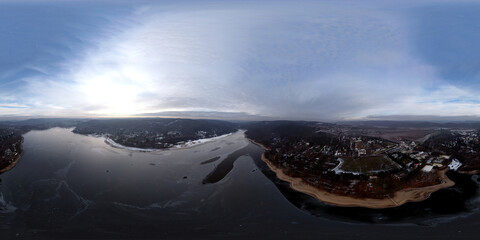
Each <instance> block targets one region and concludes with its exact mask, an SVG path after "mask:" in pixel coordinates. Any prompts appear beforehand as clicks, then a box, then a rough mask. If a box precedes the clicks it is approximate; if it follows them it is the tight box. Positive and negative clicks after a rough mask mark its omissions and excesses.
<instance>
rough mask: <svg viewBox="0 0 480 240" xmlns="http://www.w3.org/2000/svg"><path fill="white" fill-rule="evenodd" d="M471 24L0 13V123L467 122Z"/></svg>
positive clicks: (329, 17) (87, 8)
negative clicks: (137, 119)
mask: <svg viewBox="0 0 480 240" xmlns="http://www.w3.org/2000/svg"><path fill="white" fill-rule="evenodd" d="M479 12H480V1H446V0H445V1H432V0H425V1H421V0H416V1H409V0H407V1H393V0H392V1H385V0H383V1H380V0H378V1H373V0H372V1H358V0H357V1H342V0H340V1H294V2H293V1H273V0H271V1H113V0H110V1H61V0H55V1H53V0H43V1H42V0H40V1H25V0H24V1H5V0H4V1H2V0H0V118H2V117H3V118H12V117H13V118H14V117H19V116H27V117H38V116H41V117H128V116H164V115H168V116H187V117H195V116H198V117H205V116H207V117H209V118H232V119H295V120H299V119H302V120H327V121H329V120H330V121H336V120H354V119H422V120H425V119H430V118H436V117H439V118H448V119H460V120H461V119H464V120H469V119H480V118H479V116H480V55H479V54H478V53H480V14H478V13H479ZM167 113H168V114H167Z"/></svg>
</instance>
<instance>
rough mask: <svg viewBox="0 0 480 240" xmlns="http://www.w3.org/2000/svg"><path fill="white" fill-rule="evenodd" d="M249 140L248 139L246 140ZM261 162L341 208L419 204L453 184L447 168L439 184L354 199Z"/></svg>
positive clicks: (294, 185) (292, 183) (294, 184)
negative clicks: (381, 195) (381, 197)
mask: <svg viewBox="0 0 480 240" xmlns="http://www.w3.org/2000/svg"><path fill="white" fill-rule="evenodd" d="M247 139H249V138H247ZM249 140H250V141H252V142H253V143H254V144H256V145H259V146H260V147H262V148H263V149H265V150H268V148H266V147H265V146H264V145H262V144H260V143H258V142H255V141H253V140H252V139H249ZM262 160H263V161H264V162H265V163H266V164H267V166H268V167H269V168H270V169H271V170H272V171H273V172H275V173H276V176H277V177H278V178H279V179H280V180H283V181H286V182H289V183H290V186H291V188H293V189H295V190H296V191H299V192H302V193H305V194H308V195H310V196H313V197H315V198H317V199H318V200H320V201H322V202H325V203H328V204H331V205H335V206H342V207H365V208H373V209H382V208H392V207H398V206H400V205H403V204H405V203H407V202H420V201H423V200H426V199H427V198H428V197H430V195H431V194H432V193H434V192H436V191H438V190H440V189H443V188H448V187H452V186H454V185H455V183H454V182H453V181H452V180H450V179H449V178H448V177H447V176H446V172H447V171H448V168H446V169H443V170H437V171H438V174H439V176H440V178H441V179H442V180H441V181H442V182H441V183H440V184H436V185H432V186H427V187H421V188H406V189H402V190H399V191H397V192H395V193H393V194H392V195H393V196H387V197H386V198H383V199H376V198H355V197H350V196H343V195H337V194H332V193H330V192H327V191H325V190H322V189H318V188H316V187H313V186H311V185H309V184H307V183H305V182H304V181H303V180H302V179H301V178H294V177H290V176H288V175H286V174H285V173H284V172H283V170H282V169H280V168H278V167H276V166H275V165H274V164H273V163H271V162H270V161H269V160H268V159H267V158H266V157H265V154H262Z"/></svg>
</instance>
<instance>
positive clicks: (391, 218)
mask: <svg viewBox="0 0 480 240" xmlns="http://www.w3.org/2000/svg"><path fill="white" fill-rule="evenodd" d="M246 149H247V148H244V149H242V150H239V151H238V152H239V153H237V154H240V153H241V154H244V152H243V151H244V150H246ZM248 149H249V151H250V152H249V153H248V155H249V156H250V157H252V159H253V160H254V162H255V164H256V165H257V167H258V168H259V169H260V170H261V171H262V173H263V174H264V175H265V176H266V177H267V178H268V179H270V181H272V182H273V183H274V184H275V186H276V187H277V188H278V189H279V190H280V192H281V193H282V194H283V195H284V196H285V198H286V199H288V201H290V202H291V203H292V204H293V205H295V206H296V207H297V208H299V209H300V210H302V211H305V212H307V213H309V214H311V215H314V216H317V217H323V218H327V219H332V220H338V221H347V222H363V223H380V224H402V223H413V224H418V225H434V224H436V223H438V222H443V221H445V220H442V219H448V218H452V217H453V218H455V217H457V216H463V215H468V214H470V213H473V212H474V211H477V210H478V208H479V204H480V202H479V198H478V186H479V183H478V182H477V181H475V179H476V176H473V177H472V176H470V175H463V174H459V173H457V172H452V171H450V172H448V173H447V176H448V177H449V178H450V179H452V180H453V181H454V182H455V186H453V187H451V188H447V189H442V190H440V191H437V192H435V193H433V194H432V195H431V196H430V198H428V199H427V200H425V201H421V202H410V203H406V204H404V205H402V206H400V207H396V208H387V209H369V208H361V207H338V206H332V205H328V204H325V203H323V202H320V201H318V200H317V199H315V198H313V197H311V196H309V195H307V194H303V193H300V192H298V191H295V190H293V189H292V188H290V185H289V183H287V182H285V181H282V180H280V179H278V178H277V177H276V174H275V173H274V172H273V171H271V170H270V169H269V168H268V166H267V165H266V164H265V162H263V161H262V160H261V155H262V153H263V149H261V148H260V147H258V146H256V145H254V144H249V147H248ZM230 161H231V160H230ZM232 165H233V161H232ZM218 167H220V165H219V166H218Z"/></svg>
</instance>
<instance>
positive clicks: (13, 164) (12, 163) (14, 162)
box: [0, 137, 23, 174]
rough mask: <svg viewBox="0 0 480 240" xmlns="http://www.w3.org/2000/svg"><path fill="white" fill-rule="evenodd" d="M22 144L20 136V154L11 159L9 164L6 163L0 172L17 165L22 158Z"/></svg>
mask: <svg viewBox="0 0 480 240" xmlns="http://www.w3.org/2000/svg"><path fill="white" fill-rule="evenodd" d="M22 144H23V137H22V141H21V142H20V147H21V150H22V151H21V152H20V154H18V155H17V157H16V158H15V160H13V161H12V162H11V163H10V165H8V166H7V167H5V168H3V169H0V174H2V173H5V172H8V171H10V170H12V169H13V168H14V167H15V166H17V163H18V161H20V158H22V156H23V146H22Z"/></svg>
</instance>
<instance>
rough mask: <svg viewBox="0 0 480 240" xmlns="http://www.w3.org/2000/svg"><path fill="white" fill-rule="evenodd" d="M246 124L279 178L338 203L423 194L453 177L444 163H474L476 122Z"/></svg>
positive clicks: (383, 204)
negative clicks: (443, 124) (414, 125)
mask: <svg viewBox="0 0 480 240" xmlns="http://www.w3.org/2000/svg"><path fill="white" fill-rule="evenodd" d="M247 129H248V131H247V132H246V136H247V138H249V139H250V140H251V141H253V142H254V143H256V144H258V145H260V146H261V147H262V148H264V149H265V152H264V154H263V155H262V160H263V161H264V162H265V163H266V164H267V165H268V167H269V168H270V169H271V170H272V171H274V172H275V173H276V175H277V177H278V178H279V179H281V180H283V181H287V182H289V183H290V186H291V187H292V188H293V189H295V190H297V191H299V192H303V193H305V194H308V195H311V196H313V197H315V198H317V199H318V200H320V201H322V202H325V203H328V204H332V205H337V206H346V207H366V208H390V207H397V206H400V205H402V204H405V203H407V202H418V201H423V200H425V199H427V198H428V197H429V196H430V195H431V194H432V193H433V192H435V191H438V190H440V189H443V188H448V187H451V186H453V185H454V184H455V183H454V182H453V181H451V180H450V179H449V178H448V177H447V176H446V173H447V171H449V170H452V171H457V170H462V169H468V170H469V173H473V172H475V170H473V169H478V166H477V163H478V154H476V153H477V151H479V150H480V148H479V146H480V141H479V133H478V130H476V129H467V128H451V129H450V128H449V129H444V128H442V129H439V128H435V127H419V128H412V127H406V128H402V127H392V126H390V127H372V126H351V125H346V124H324V123H312V122H287V121H276V122H259V123H255V124H251V125H249V126H248V127H247ZM461 172H462V173H465V171H461Z"/></svg>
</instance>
